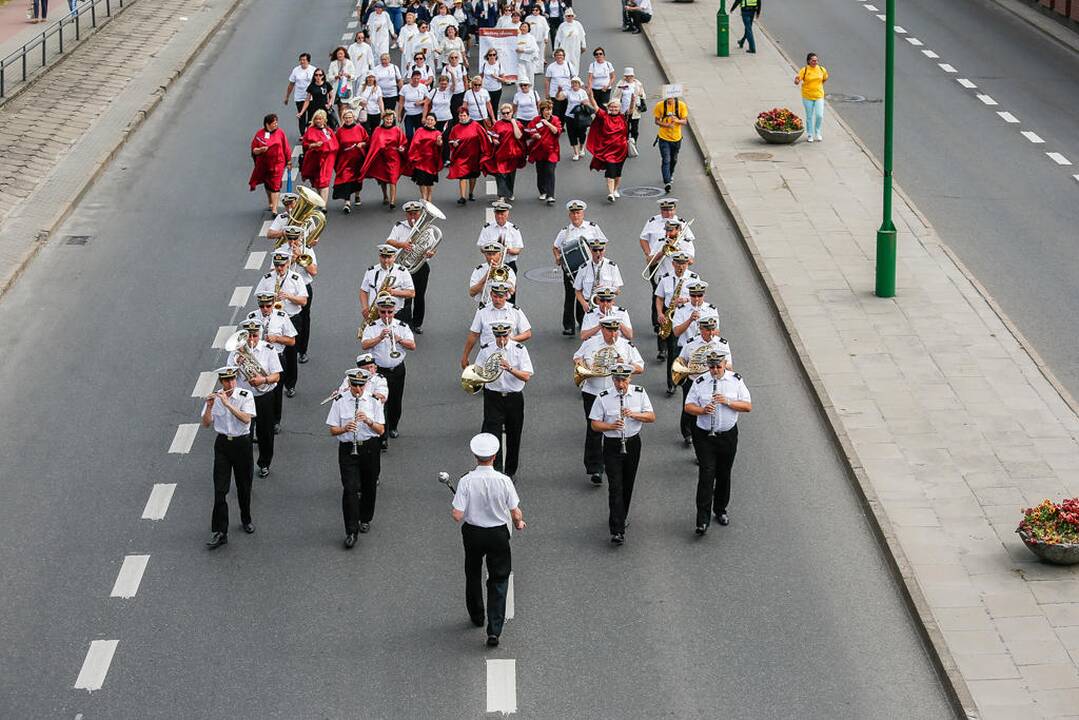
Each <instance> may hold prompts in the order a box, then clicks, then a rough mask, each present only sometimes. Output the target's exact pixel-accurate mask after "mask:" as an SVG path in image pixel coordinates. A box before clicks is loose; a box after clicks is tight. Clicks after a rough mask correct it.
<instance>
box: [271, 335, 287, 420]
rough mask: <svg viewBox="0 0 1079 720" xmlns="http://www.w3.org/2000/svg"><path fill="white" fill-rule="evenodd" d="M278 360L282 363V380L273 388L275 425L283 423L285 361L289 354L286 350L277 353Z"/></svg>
mask: <svg viewBox="0 0 1079 720" xmlns="http://www.w3.org/2000/svg"><path fill="white" fill-rule="evenodd" d="M277 361H278V362H280V363H281V382H279V383H277V387H275V388H274V389H273V422H274V425H280V424H281V410H282V409H283V406H284V400H285V370H284V368H285V362H286V361H287V355H286V353H285V352H284V351H282V352H279V353H277Z"/></svg>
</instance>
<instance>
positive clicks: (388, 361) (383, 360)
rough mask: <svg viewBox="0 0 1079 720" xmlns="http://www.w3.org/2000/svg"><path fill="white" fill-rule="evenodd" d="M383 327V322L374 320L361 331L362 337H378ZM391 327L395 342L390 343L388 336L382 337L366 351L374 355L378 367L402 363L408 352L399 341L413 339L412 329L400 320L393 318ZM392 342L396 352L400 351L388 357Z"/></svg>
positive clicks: (391, 350)
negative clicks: (394, 356)
mask: <svg viewBox="0 0 1079 720" xmlns="http://www.w3.org/2000/svg"><path fill="white" fill-rule="evenodd" d="M385 327H386V324H385V323H383V322H382V320H381V319H378V320H376V321H375V322H373V323H371V324H370V325H368V326H367V329H365V330H364V331H363V338H362V339H363V340H370V339H371V338H376V337H378V336H379V335H381V334H382V331H383V329H385ZM391 327H392V328H393V334H394V336H395V337H396V338H397V340H396V341H395V343H391V342H390V338H388V337H385V338H382V341H381V342H379V343H378V344H377V345H375V346H374V347H372V348H368V349H367V352H369V353H371V354H372V355H374V356H375V364H376V365H378V366H379V367H380V368H395V367H397V366H398V365H400V364H401V363H403V362H404V361H405V355H407V354H408V352H407V351H406V350H405V348H404V347H403V346H402V345H401V341H402V340H413V339H414V336H413V335H412V329H411V328H409V326H408V325H405V324H404V323H403V322H401V321H400V320H396V319H395V320H394V321H393V323H391ZM393 344H396V346H397V352H399V353H401V354H400V355H399V356H398V357H396V358H391V357H390V353H391V352H393Z"/></svg>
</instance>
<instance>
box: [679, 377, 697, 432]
mask: <svg viewBox="0 0 1079 720" xmlns="http://www.w3.org/2000/svg"><path fill="white" fill-rule="evenodd" d="M691 385H693V377H692V376H690V377H688V378H686V379H685V380H683V381H682V417H681V419H680V420H679V421H678V427H679V429H681V431H682V437H684V438H691V437H693V426H694V425H696V424H697V418H696V417H694V416H693V415H690V414H689V413H687V412H686V397H687V396H688V395H689V388H690V386H691Z"/></svg>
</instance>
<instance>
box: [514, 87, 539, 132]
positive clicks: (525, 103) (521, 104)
mask: <svg viewBox="0 0 1079 720" xmlns="http://www.w3.org/2000/svg"><path fill="white" fill-rule="evenodd" d="M517 88H518V89H517V92H515V93H514V94H513V102H512V103H511V105H510V108H511V110H512V112H513V116H514V117H515V118H517V119H518V120H520V121H521V122H522V123H524V124H526V125H527V124H528V123H530V122H532V121H533V120H535V119H536V117H538V116H539V95H537V94H536V91H535V90H533V89H532V80H531V79H529V78H522V79H521V81H520V82H518V83H517Z"/></svg>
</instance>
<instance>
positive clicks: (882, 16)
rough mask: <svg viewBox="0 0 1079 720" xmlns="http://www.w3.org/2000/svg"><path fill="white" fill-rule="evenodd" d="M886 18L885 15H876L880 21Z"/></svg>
mask: <svg viewBox="0 0 1079 720" xmlns="http://www.w3.org/2000/svg"><path fill="white" fill-rule="evenodd" d="M887 19H888V16H887V15H877V20H880V21H881V22H884V21H885V20H887Z"/></svg>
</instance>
